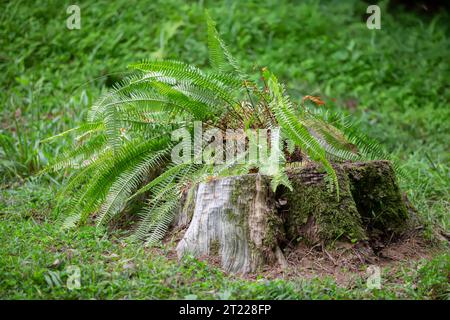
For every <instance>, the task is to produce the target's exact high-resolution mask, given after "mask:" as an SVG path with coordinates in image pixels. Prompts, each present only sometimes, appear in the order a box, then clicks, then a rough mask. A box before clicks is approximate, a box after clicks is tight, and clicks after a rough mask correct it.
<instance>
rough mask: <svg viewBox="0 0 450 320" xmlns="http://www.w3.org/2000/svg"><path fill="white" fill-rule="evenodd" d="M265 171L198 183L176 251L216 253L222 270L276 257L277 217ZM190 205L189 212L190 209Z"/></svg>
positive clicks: (184, 212) (185, 211)
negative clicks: (187, 225)
mask: <svg viewBox="0 0 450 320" xmlns="http://www.w3.org/2000/svg"><path fill="white" fill-rule="evenodd" d="M269 183H270V181H269V179H268V177H264V176H261V175H257V174H251V175H243V176H235V177H227V178H223V179H217V180H212V181H209V182H203V183H200V184H199V185H198V186H197V187H196V191H195V194H196V196H195V199H194V202H195V206H194V207H192V206H190V204H188V205H187V206H186V205H185V206H184V209H183V210H181V212H180V214H181V216H182V217H186V216H190V215H191V214H192V219H191V222H190V225H189V228H188V229H187V230H186V233H185V235H184V237H183V239H182V240H181V241H180V242H179V244H178V246H177V252H178V255H179V256H182V255H183V254H185V253H187V252H188V253H191V254H193V255H195V256H207V255H219V256H220V257H221V264H222V267H223V268H224V269H225V270H226V271H230V272H235V273H248V272H252V271H255V270H256V269H257V268H258V267H260V266H261V265H263V264H264V263H267V262H270V261H273V260H274V259H275V257H276V255H275V254H276V246H277V243H276V238H275V236H276V232H278V229H279V226H277V223H278V222H281V220H280V219H279V217H278V216H277V213H276V210H275V205H274V201H275V198H274V195H273V194H272V192H271V190H270V187H269ZM192 209H193V213H192V212H189V211H190V210H192Z"/></svg>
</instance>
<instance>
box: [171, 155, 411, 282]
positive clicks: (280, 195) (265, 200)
mask: <svg viewBox="0 0 450 320" xmlns="http://www.w3.org/2000/svg"><path fill="white" fill-rule="evenodd" d="M335 170H336V173H337V176H338V180H339V187H340V197H339V200H338V199H337V197H336V194H335V193H334V192H330V191H329V189H328V187H327V184H326V181H325V173H324V172H323V171H322V170H320V167H318V166H316V165H313V164H311V165H308V166H305V167H300V168H296V169H292V170H290V171H288V176H289V179H290V181H291V183H292V185H293V191H289V190H283V189H280V190H278V191H277V193H276V194H274V193H273V192H272V190H271V188H270V178H269V177H267V176H262V175H260V174H248V175H242V176H233V177H226V178H220V179H214V180H211V181H207V182H202V183H200V184H198V185H197V186H194V187H193V188H192V189H191V190H190V191H189V192H188V193H187V194H186V195H184V197H183V201H182V203H181V204H180V208H179V210H178V213H177V215H176V216H177V218H176V220H175V225H176V226H177V227H186V226H188V227H187V229H186V232H185V234H184V236H183V238H182V239H181V240H180V242H179V243H178V245H177V254H178V256H179V257H182V256H183V255H184V254H187V253H189V254H192V255H194V256H196V257H205V256H215V257H220V262H221V266H222V268H223V269H225V270H226V271H228V272H232V273H241V274H245V273H249V272H254V271H257V270H258V269H260V268H262V267H264V266H265V265H267V264H273V263H279V264H281V265H283V266H285V265H286V261H285V260H284V257H283V253H282V250H281V249H280V247H283V246H284V245H285V244H287V243H290V244H295V243H298V242H303V243H306V244H308V245H314V244H317V243H322V244H330V243H333V242H334V241H336V240H339V241H349V242H352V243H355V242H358V241H361V240H367V239H368V238H369V237H370V236H371V233H372V232H374V231H377V232H391V233H393V232H397V233H400V232H402V230H403V229H404V228H405V226H406V222H407V220H408V212H407V209H406V206H405V203H404V202H403V198H402V196H401V194H400V190H399V187H398V184H397V181H396V177H395V173H394V170H393V169H392V166H391V164H390V163H389V162H388V161H370V162H361V163H344V164H339V165H335Z"/></svg>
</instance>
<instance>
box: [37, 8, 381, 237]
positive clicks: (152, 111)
mask: <svg viewBox="0 0 450 320" xmlns="http://www.w3.org/2000/svg"><path fill="white" fill-rule="evenodd" d="M206 20H207V29H208V46H209V54H210V62H211V66H212V69H213V70H212V71H210V72H204V71H202V70H200V69H198V68H197V67H195V66H192V65H189V64H186V63H183V62H179V61H172V60H169V61H164V60H150V61H143V62H139V63H136V64H132V65H131V66H130V67H131V69H133V70H134V71H135V73H134V75H132V76H130V77H129V78H127V79H125V80H124V81H122V82H121V83H120V84H119V85H117V86H115V87H114V88H113V89H112V90H110V91H109V92H108V93H106V94H105V95H103V96H102V97H101V98H100V99H99V100H98V101H97V102H96V103H95V104H94V105H93V106H92V107H91V108H90V110H89V112H88V117H87V123H85V124H83V125H81V126H79V127H77V128H73V129H71V130H68V131H66V132H64V133H62V134H60V135H57V136H56V137H59V136H63V135H66V134H69V133H72V134H76V138H75V145H74V148H73V149H72V150H70V151H68V152H67V153H66V154H65V155H63V156H62V157H60V158H59V159H57V160H56V161H54V162H53V163H52V164H51V165H50V166H49V167H48V168H47V169H46V170H47V171H58V170H64V169H67V168H76V169H77V172H76V173H75V174H74V175H73V176H72V178H71V179H70V181H69V182H68V183H67V184H66V186H65V187H64V188H62V189H61V190H60V192H59V195H58V197H57V200H58V205H59V207H64V208H65V211H66V212H67V214H66V215H65V216H64V221H63V225H64V226H65V227H72V226H75V225H77V224H81V223H85V222H86V221H87V220H88V219H89V218H90V217H92V216H94V217H95V220H96V223H97V225H105V224H108V223H109V222H110V221H111V220H112V219H114V218H116V217H117V216H118V215H119V214H120V213H121V212H123V211H124V209H125V208H127V207H128V206H130V204H131V203H132V202H133V200H134V199H136V198H137V195H142V194H144V195H145V196H146V198H147V199H148V204H146V206H145V207H144V209H142V210H141V211H140V212H139V214H138V215H139V222H138V224H137V227H136V228H135V230H134V233H133V238H136V239H142V240H146V241H147V243H149V244H154V243H157V242H158V241H160V240H161V239H162V237H164V235H165V233H166V231H167V229H168V227H169V224H170V222H171V221H172V219H173V215H174V212H175V209H176V207H177V205H178V203H179V200H180V197H181V194H182V193H183V192H184V191H185V190H187V189H188V188H189V187H190V186H192V185H193V184H195V183H198V182H199V181H203V180H205V179H208V178H211V177H218V176H227V175H236V174H245V173H248V172H260V173H263V174H268V175H271V176H272V180H273V183H272V187H273V188H274V189H276V188H277V186H278V185H281V184H283V185H285V186H286V187H288V188H290V183H289V180H288V179H287V176H286V173H285V163H286V162H296V161H299V160H300V159H299V157H300V158H301V161H306V162H315V163H317V164H320V165H321V166H322V167H323V169H324V170H325V171H326V173H327V176H326V177H327V181H328V183H329V186H330V190H331V191H333V192H335V194H336V196H337V197H339V184H338V180H337V177H336V172H335V170H334V168H333V163H335V162H341V161H346V160H352V161H357V160H362V159H367V158H376V157H381V158H386V157H387V156H386V155H385V154H384V153H383V152H382V150H381V148H380V147H379V146H378V145H377V144H376V143H375V142H373V141H372V140H370V139H369V138H367V137H365V136H364V135H361V134H359V133H357V131H356V130H355V129H354V128H353V126H352V125H351V123H349V122H348V121H347V120H345V119H343V118H342V117H341V116H339V115H337V114H334V113H331V112H329V111H326V110H324V108H323V107H319V105H321V104H322V102H321V100H320V99H319V98H317V97H312V96H306V97H304V99H303V102H302V103H301V105H296V104H294V103H292V102H291V100H290V98H289V96H288V94H287V92H286V90H285V87H284V86H283V85H282V84H281V83H280V82H279V81H278V79H277V78H276V77H275V75H273V74H272V73H271V72H270V71H269V70H268V69H267V68H262V69H261V74H260V79H261V81H260V82H259V83H258V82H255V81H252V80H251V79H252V78H251V77H250V76H249V75H248V74H247V73H245V72H244V71H243V70H242V69H241V68H240V67H239V64H238V62H237V61H236V60H235V59H234V58H233V56H232V55H231V53H230V51H229V50H228V48H227V46H226V45H225V44H224V42H223V41H222V39H221V38H220V36H219V34H218V32H217V30H216V28H215V23H214V21H213V20H212V19H211V18H210V17H209V15H208V14H206ZM308 101H312V102H313V103H315V104H317V105H318V106H308V104H307V103H308ZM195 121H201V122H202V123H203V125H204V126H205V127H207V128H218V129H219V130H220V131H223V132H224V131H226V130H227V129H229V128H232V129H243V130H249V129H266V130H267V131H268V132H269V133H270V134H269V139H268V140H269V141H266V142H268V143H269V144H270V145H271V147H272V148H275V147H277V146H278V147H280V149H281V151H282V152H279V154H278V156H277V159H275V160H276V161H275V162H276V163H277V164H278V165H277V166H275V167H272V168H270V170H268V169H267V168H265V167H264V166H263V165H260V164H259V163H252V162H247V163H244V164H242V163H240V162H239V161H238V159H236V161H234V162H231V163H226V164H220V165H217V164H205V163H193V162H188V163H186V162H183V163H174V162H172V161H171V159H170V155H171V150H172V148H173V146H174V143H173V142H172V141H171V134H172V132H173V131H174V130H177V129H181V128H184V129H185V130H187V131H188V132H190V133H193V132H194V127H193V123H194V122H195ZM51 139H52V138H51ZM251 140H252V138H251V136H249V137H248V141H246V142H247V144H248V145H249V144H251V143H255V142H254V141H251ZM204 142H208V141H204ZM299 154H300V156H299ZM150 177H153V178H150ZM67 199H68V200H67Z"/></svg>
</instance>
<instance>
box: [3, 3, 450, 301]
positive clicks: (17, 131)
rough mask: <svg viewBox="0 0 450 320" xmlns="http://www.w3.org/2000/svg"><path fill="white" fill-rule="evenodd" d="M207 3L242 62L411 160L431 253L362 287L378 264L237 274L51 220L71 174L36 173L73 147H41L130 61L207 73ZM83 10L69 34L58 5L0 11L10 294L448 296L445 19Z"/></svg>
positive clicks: (266, 6) (311, 10) (189, 8)
mask: <svg viewBox="0 0 450 320" xmlns="http://www.w3.org/2000/svg"><path fill="white" fill-rule="evenodd" d="M205 3H208V8H209V9H210V13H211V15H212V16H213V17H214V19H215V20H217V22H218V28H219V31H220V32H221V34H222V35H223V38H224V39H225V40H226V42H227V43H228V44H229V47H230V49H231V51H232V53H234V54H235V55H236V56H237V58H238V59H239V60H240V61H241V62H242V65H243V66H244V67H246V68H247V69H249V70H251V69H252V68H260V67H263V66H267V67H269V68H270V69H271V71H273V72H274V73H275V74H276V75H277V76H278V77H279V78H280V79H282V80H283V81H284V82H286V83H287V85H288V90H289V92H290V94H291V96H292V97H293V98H294V99H296V101H300V99H301V97H302V96H303V95H306V94H311V95H319V96H321V97H322V98H323V100H324V101H325V102H326V105H325V107H326V108H330V109H332V110H339V111H341V112H344V113H345V114H347V115H349V116H351V117H352V118H353V119H356V120H358V121H359V126H360V128H361V129H362V130H364V131H365V132H366V133H367V134H368V135H369V136H370V137H373V138H375V139H377V140H378V141H380V142H381V144H382V145H383V146H385V147H386V149H387V150H388V151H389V152H390V153H391V154H393V156H394V157H396V158H397V159H398V160H399V161H400V162H401V163H403V164H404V167H405V169H406V170H407V172H408V173H409V179H408V181H403V182H402V184H401V188H402V190H403V191H404V192H405V193H406V194H407V195H408V198H409V199H410V201H411V202H412V204H413V205H414V207H415V208H416V209H417V212H418V214H419V217H420V219H421V221H422V223H423V226H424V228H423V230H422V233H423V237H424V239H425V240H426V241H428V242H431V243H434V244H435V245H434V246H432V247H431V249H430V250H428V249H427V250H425V251H421V250H416V251H417V252H416V253H417V254H411V252H410V253H409V254H404V255H403V256H402V255H401V252H400V251H397V252H396V253H395V257H396V259H395V260H396V261H395V263H389V264H382V263H381V264H379V266H380V267H381V269H380V272H381V273H380V276H381V288H379V289H377V288H370V287H368V286H367V280H368V277H370V272H369V273H368V269H367V268H368V267H369V266H368V265H361V266H360V267H359V269H358V270H348V269H345V268H344V267H342V268H341V267H338V268H337V269H338V272H337V273H336V272H335V271H336V270H335V269H336V268H335V266H333V268H334V269H333V270H334V271H333V270H332V271H333V272H320V270H318V269H317V268H316V269H314V270H315V271H317V272H316V273H311V272H310V273H308V274H307V275H305V274H304V273H303V274H302V273H301V272H300V273H297V274H291V275H287V276H286V275H285V276H283V275H282V276H281V277H279V274H277V277H274V276H273V275H270V274H269V273H267V272H266V273H261V274H255V275H252V276H251V277H246V278H240V277H235V276H232V275H227V274H225V273H223V272H222V271H221V270H220V269H218V268H217V267H216V266H215V265H214V264H213V263H208V262H206V261H202V260H196V259H193V258H191V257H186V258H185V259H183V260H182V261H181V262H178V261H177V260H176V259H173V256H172V254H171V250H172V248H171V247H170V244H166V245H162V246H161V247H159V248H157V249H151V248H145V247H144V246H142V245H140V244H132V243H129V242H128V241H127V240H126V238H124V237H123V234H122V232H121V231H119V230H116V231H110V232H108V233H107V232H106V230H102V229H99V228H96V227H94V226H90V225H88V226H84V227H81V228H79V229H75V230H61V229H60V228H59V226H58V225H57V224H56V220H57V218H58V216H57V214H56V213H55V212H54V211H53V210H52V209H53V205H54V203H53V199H54V196H55V193H56V192H57V190H58V189H59V188H60V186H61V184H63V183H64V181H66V179H67V178H68V176H69V175H70V172H68V173H67V174H65V175H42V176H37V175H36V173H37V172H39V170H40V169H42V168H43V167H44V166H45V164H46V163H48V162H49V161H51V160H52V159H54V158H55V157H57V156H58V155H59V154H61V152H63V151H64V150H67V148H69V147H70V144H69V143H70V140H69V139H67V140H63V141H62V142H61V141H60V142H59V143H47V144H43V143H41V140H43V139H45V138H48V137H49V136H52V135H54V134H57V133H59V132H62V131H64V130H67V129H69V128H71V127H73V126H75V125H76V124H79V123H81V122H82V121H83V119H84V116H85V115H86V110H87V107H88V106H89V105H90V104H91V103H92V102H93V101H95V99H96V98H98V97H99V95H100V93H101V92H102V91H103V90H105V89H107V88H108V87H111V86H112V84H114V83H115V82H116V81H118V80H120V78H121V76H122V75H123V74H124V73H123V72H124V71H126V66H127V65H128V64H129V63H132V62H135V61H139V60H141V59H143V58H149V57H153V58H171V59H179V60H184V61H186V62H189V63H193V64H195V65H197V66H199V67H201V68H205V67H206V66H207V48H206V30H205V28H204V16H203V9H204V8H205V6H206V4H205ZM80 7H81V29H80V30H68V29H67V27H66V19H67V17H68V15H67V13H66V7H65V5H63V4H62V3H61V2H60V1H40V2H39V4H32V3H29V2H24V1H13V2H2V3H1V4H0V15H1V19H0V48H1V49H0V85H1V88H2V90H1V91H0V101H1V107H2V113H1V118H0V179H1V180H0V243H2V245H1V246H0V299H80V298H84V299H90V298H95V299H102V298H103V299H132V298H136V299H177V298H178V299H183V298H189V299H358V298H359V299H399V298H407V299H449V298H450V287H449V279H450V278H449V277H450V254H449V251H448V245H447V247H445V244H442V243H440V244H437V243H439V241H440V239H439V238H436V237H435V236H434V234H435V232H434V231H435V230H437V229H439V230H444V232H447V233H448V232H449V231H450V219H449V218H450V215H449V212H450V210H449V209H450V201H449V199H450V194H449V191H450V188H449V185H450V183H449V182H450V177H449V163H450V154H449V152H448V141H449V140H450V134H449V132H450V130H449V119H450V106H449V101H450V90H449V88H448V81H449V79H450V68H449V64H448V57H449V56H450V45H449V42H450V40H449V31H450V30H449V25H448V23H447V21H449V16H448V13H440V14H436V13H434V14H428V15H424V14H420V15H419V14H417V13H416V12H411V11H408V12H405V11H402V10H401V9H398V8H397V9H395V10H394V9H393V8H390V7H387V6H386V4H385V5H381V12H382V14H381V19H382V20H381V21H382V25H381V29H380V30H368V29H367V28H366V24H365V18H364V15H365V12H366V8H367V4H365V3H364V2H362V1H356V0H355V1H340V2H325V1H322V2H321V1H305V2H303V3H302V4H292V3H291V2H289V1H275V0H274V1H264V2H261V1H256V0H255V1H246V2H245V4H244V3H240V2H229V1H215V2H214V3H211V4H209V2H208V1H205V2H203V1H199V2H190V3H186V2H184V1H175V0H164V1H151V2H141V1H139V2H138V1H136V3H133V5H130V1H129V0H127V1H125V0H120V1H114V2H111V1H96V2H95V3H93V2H92V3H83V4H81V5H80ZM248 12H252V14H251V15H248ZM427 248H429V247H428V245H427ZM413 251H414V250H413ZM156 253H158V254H156ZM306 254H308V255H307V257H308V258H311V257H313V256H314V255H316V256H315V258H316V259H312V260H313V262H312V263H313V264H314V263H315V264H317V263H319V265H321V266H322V267H323V268H325V269H326V268H330V267H331V266H329V265H328V264H326V263H322V264H321V261H322V262H323V261H324V260H320V259H323V252H318V253H317V252H312V253H308V252H306V251H304V252H302V253H301V255H299V256H304V255H306ZM310 260H311V259H310ZM304 262H305V261H303V262H302V263H304ZM74 270H75V271H74ZM78 271H79V275H80V287H79V288H74V287H73V285H70V284H73V283H72V280H73V279H74V275H76V274H77V272H78ZM342 275H343V277H342ZM347 275H348V277H347Z"/></svg>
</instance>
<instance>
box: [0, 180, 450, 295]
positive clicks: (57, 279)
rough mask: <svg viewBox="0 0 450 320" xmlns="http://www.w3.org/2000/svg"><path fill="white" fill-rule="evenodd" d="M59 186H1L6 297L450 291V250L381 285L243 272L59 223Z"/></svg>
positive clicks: (0, 254) (0, 270) (1, 267)
mask: <svg viewBox="0 0 450 320" xmlns="http://www.w3.org/2000/svg"><path fill="white" fill-rule="evenodd" d="M53 191H54V190H52V189H51V188H50V189H49V188H44V187H42V182H40V181H34V182H28V183H27V184H25V185H24V186H23V187H22V188H19V189H15V190H5V191H3V192H2V194H1V196H2V198H3V200H4V202H5V203H6V205H7V208H4V207H2V208H0V209H1V211H2V212H3V213H2V218H3V219H4V220H3V223H1V224H0V242H1V243H2V244H3V245H2V246H1V247H0V275H1V277H0V299H6V298H7V299H29V298H33V299H185V298H186V299H356V298H357V299H369V298H376V299H379V298H382V299H398V298H406V299H448V298H450V296H449V293H450V291H449V287H448V284H447V277H448V272H449V270H450V258H449V256H448V255H445V254H441V255H438V256H436V257H435V258H434V259H432V260H431V261H425V260H424V261H417V262H415V263H410V264H406V265H405V267H404V268H397V269H396V270H395V272H392V270H389V269H384V270H383V272H382V275H381V276H382V288H381V289H380V290H378V289H374V290H369V289H367V287H366V280H365V279H364V278H358V279H357V280H356V281H354V282H353V283H352V284H351V285H349V286H347V287H345V286H338V285H337V284H336V283H335V281H334V280H333V279H331V278H324V279H319V278H317V279H314V280H301V279H294V280H291V281H285V280H271V281H268V280H265V279H263V278H262V277H261V278H260V279H258V280H255V281H250V280H241V279H236V278H233V277H231V276H227V275H225V274H223V273H222V272H221V271H220V270H218V269H217V268H214V267H211V266H208V265H207V264H206V263H204V262H201V261H198V260H195V259H193V258H190V257H187V258H185V259H184V260H182V261H181V262H180V263H178V262H176V261H174V260H169V259H167V258H166V257H165V255H164V254H161V255H155V254H154V253H152V251H151V250H150V249H148V248H147V249H146V248H144V247H143V246H141V245H137V244H132V243H128V242H126V241H124V240H123V238H121V237H120V234H117V233H113V234H112V235H110V237H108V236H106V235H105V233H104V231H103V230H98V229H96V228H95V227H92V226H86V227H82V228H81V229H78V230H72V231H62V230H61V229H59V228H55V226H54V217H52V216H51V214H50V213H49V214H48V215H45V214H43V212H47V213H48V212H50V211H49V210H48V209H49V204H50V203H51V199H52V195H53ZM6 216H7V218H6ZM166 250H167V248H164V247H163V248H162V250H161V252H162V253H164V252H165V251H166ZM70 266H76V267H78V268H79V269H80V275H81V279H80V284H81V287H80V288H79V289H72V290H71V289H69V287H68V285H67V282H68V279H69V277H70V276H71V274H72V273H71V272H70V269H69V267H70ZM349 289H351V290H349Z"/></svg>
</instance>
